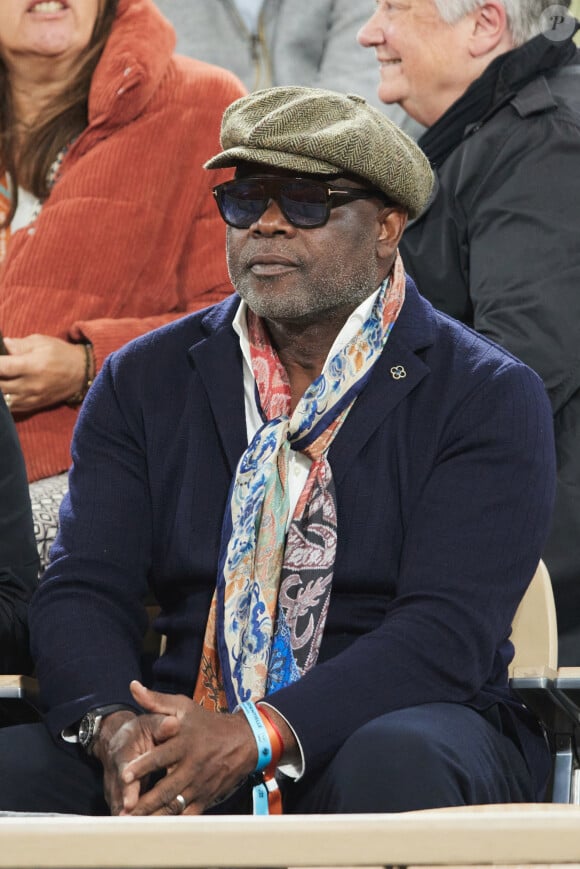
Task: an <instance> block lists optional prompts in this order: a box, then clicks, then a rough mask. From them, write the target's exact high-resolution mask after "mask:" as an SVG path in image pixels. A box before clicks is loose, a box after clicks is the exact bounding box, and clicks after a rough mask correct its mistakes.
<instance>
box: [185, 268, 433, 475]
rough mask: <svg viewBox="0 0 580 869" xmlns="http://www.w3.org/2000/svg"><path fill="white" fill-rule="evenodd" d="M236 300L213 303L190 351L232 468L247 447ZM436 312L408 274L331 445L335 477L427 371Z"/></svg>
mask: <svg viewBox="0 0 580 869" xmlns="http://www.w3.org/2000/svg"><path fill="white" fill-rule="evenodd" d="M238 304H239V297H238V296H237V295H234V296H230V298H229V299H226V300H225V301H224V302H221V303H220V304H218V305H215V306H214V307H213V308H211V309H210V310H209V311H208V313H207V314H206V315H205V316H204V317H203V320H202V328H203V330H204V332H205V333H206V336H207V337H206V338H205V340H202V341H200V342H199V343H197V344H195V345H194V346H193V347H192V348H191V349H190V351H189V354H190V358H191V360H192V363H193V366H194V368H195V370H196V372H197V373H198V375H199V377H200V378H201V380H202V382H203V384H204V388H205V391H206V394H207V398H208V401H209V403H210V405H211V408H212V413H213V414H214V417H215V420H216V424H217V428H218V431H219V433H220V437H221V439H222V445H223V447H224V451H225V454H226V456H227V458H228V461H229V463H230V468H231V471H232V473H233V472H234V470H235V467H236V464H237V461H238V459H239V457H240V455H241V454H242V452H243V451H244V449H245V448H246V446H247V439H246V425H245V410H244V386H243V369H242V355H241V351H240V346H239V341H238V338H237V336H236V334H235V333H234V331H233V329H232V321H233V318H234V315H235V312H236V310H237V307H238ZM435 316H436V315H435V312H434V310H433V308H432V307H431V305H430V304H429V302H427V301H426V300H425V299H423V298H422V297H421V296H420V295H419V293H418V292H417V289H416V288H415V285H414V284H413V282H412V280H411V279H410V278H409V277H407V282H406V290H405V302H404V304H403V307H402V309H401V312H400V314H399V317H398V319H397V322H396V323H395V325H394V326H393V329H392V331H391V334H390V336H389V340H388V341H387V344H386V346H385V349H384V350H383V352H382V354H381V356H380V358H379V359H378V361H377V363H376V364H375V367H374V369H373V373H372V376H371V378H370V380H369V382H368V384H367V385H366V387H365V389H364V390H363V392H362V393H361V395H360V396H359V397H358V399H357V400H356V402H355V404H354V405H353V408H352V410H351V411H350V413H349V415H348V417H347V419H346V420H345V422H344V424H343V426H342V428H341V431H340V432H339V434H338V436H337V437H336V440H335V441H334V443H333V445H332V448H331V451H330V460H331V463H332V467H333V474H334V477H335V481H336V482H339V481H340V479H341V477H342V476H343V475H344V474H345V473H346V472H347V471H348V468H349V466H350V464H351V462H352V460H353V458H354V457H355V456H356V455H357V453H359V452H360V450H362V449H363V447H364V445H365V444H366V442H367V441H368V440H369V438H370V437H371V436H372V435H373V433H374V432H375V431H376V429H377V428H378V426H380V425H381V423H382V422H383V421H384V419H385V418H386V417H387V416H388V415H389V413H391V412H392V410H393V409H394V408H395V407H396V406H397V405H398V404H399V403H400V402H401V401H403V400H404V399H405V398H406V396H407V395H409V393H410V392H411V391H412V390H413V389H414V388H415V386H416V385H417V384H418V383H419V382H420V381H421V380H422V379H423V378H424V377H425V376H426V375H427V374H428V373H429V367H428V366H427V365H426V364H425V362H424V361H423V360H422V359H421V358H420V356H419V355H418V352H419V351H420V350H423V349H425V348H426V347H428V346H430V345H431V344H432V343H433V341H434V337H435Z"/></svg>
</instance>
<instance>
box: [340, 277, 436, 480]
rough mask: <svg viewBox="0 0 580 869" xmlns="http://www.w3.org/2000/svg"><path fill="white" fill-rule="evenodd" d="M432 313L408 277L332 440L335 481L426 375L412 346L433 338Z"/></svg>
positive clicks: (423, 364)
mask: <svg viewBox="0 0 580 869" xmlns="http://www.w3.org/2000/svg"><path fill="white" fill-rule="evenodd" d="M434 334H435V329H434V312H433V308H432V307H431V305H430V304H429V302H427V301H425V300H424V299H423V298H422V297H421V296H419V293H418V292H417V289H416V288H415V285H414V284H413V282H412V281H411V279H410V278H407V286H406V292H405V303H404V305H403V308H402V310H401V313H400V314H399V318H398V320H397V322H396V324H395V325H394V327H393V331H392V332H391V334H390V336H389V339H388V341H387V343H386V345H385V349H384V350H383V352H382V354H381V356H380V358H379V359H378V361H377V363H376V364H375V367H374V369H373V372H372V375H371V377H370V380H369V382H368V383H367V385H366V387H365V389H364V390H363V392H362V393H361V394H360V395H359V397H358V398H357V400H356V402H355V403H354V405H353V407H352V410H351V411H350V413H349V414H348V416H347V418H346V420H345V421H344V424H343V426H342V428H341V430H340V432H339V433H338V435H337V437H336V440H335V441H334V443H333V445H332V447H331V449H330V453H329V460H330V463H331V465H332V473H333V476H334V478H335V481H336V482H337V483H338V482H340V480H341V479H342V477H343V476H344V474H346V472H347V471H348V469H349V468H350V466H351V465H352V462H353V459H354V457H355V456H356V455H357V453H359V452H360V451H361V450H362V449H363V448H364V446H365V444H366V443H367V441H368V440H369V439H370V438H371V437H372V435H373V434H374V432H375V431H376V430H377V428H378V427H379V426H380V425H381V424H382V423H383V422H384V420H385V419H386V417H387V416H388V415H389V414H390V413H391V412H392V411H393V410H394V408H395V407H397V405H398V404H399V403H400V402H401V401H404V400H405V399H406V398H407V396H408V395H409V394H410V393H411V392H412V390H413V389H414V388H415V387H416V386H417V384H418V383H419V382H420V381H421V380H423V378H424V377H425V376H426V375H427V374H429V370H430V369H429V367H428V366H427V365H426V364H425V362H423V360H422V359H421V358H420V357H419V356H418V355H417V351H418V350H419V349H422V348H424V347H427V346H429V345H430V344H431V343H432V342H433V340H434Z"/></svg>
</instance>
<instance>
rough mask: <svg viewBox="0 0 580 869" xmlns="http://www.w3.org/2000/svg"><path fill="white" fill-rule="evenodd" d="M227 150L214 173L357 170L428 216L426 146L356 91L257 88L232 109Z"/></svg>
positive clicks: (226, 121) (226, 123) (224, 133)
mask: <svg viewBox="0 0 580 869" xmlns="http://www.w3.org/2000/svg"><path fill="white" fill-rule="evenodd" d="M221 145H222V148H223V149H224V150H223V151H222V152H221V153H220V154H217V155H216V156H215V157H212V158H211V160H208V162H207V163H206V164H205V168H206V169H219V168H220V167H224V166H236V165H237V164H238V163H240V162H244V161H249V162H252V163H264V164H266V165H267V166H273V167H276V168H279V169H289V170H291V171H295V172H305V173H308V174H312V175H340V174H344V173H349V174H353V175H357V176H358V177H359V178H361V179H363V180H365V181H367V182H368V183H369V185H370V186H371V187H376V188H378V189H379V190H381V191H383V193H385V194H386V195H387V196H388V197H389V198H390V199H392V200H394V201H395V202H398V203H400V204H401V205H403V206H405V207H406V208H407V209H408V212H409V216H410V217H411V218H413V217H417V216H418V215H419V214H420V213H421V211H422V210H423V208H424V207H425V205H426V203H427V200H428V198H429V194H430V192H431V187H432V185H433V173H432V172H431V167H430V165H429V161H428V160H427V158H426V157H425V155H424V154H423V152H422V151H421V149H420V148H419V147H418V146H417V145H416V144H415V142H414V141H413V140H412V139H410V138H409V136H407V135H406V134H405V133H403V132H402V130H400V129H399V127H397V125H396V124H394V123H393V122H392V121H390V120H389V119H388V118H387V117H386V115H384V114H382V112H380V111H379V110H378V109H375V108H373V106H370V105H369V104H368V103H367V102H366V100H365V99H364V98H363V97H360V96H357V95H356V94H348V95H345V94H340V93H336V92H334V91H327V90H322V89H320V88H306V87H275V88H268V89H266V90H260V91H254V93H251V94H249V95H248V96H245V97H241V98H240V99H238V100H236V101H235V102H234V103H232V104H231V105H230V106H228V108H227V109H226V110H225V112H224V116H223V119H222V128H221Z"/></svg>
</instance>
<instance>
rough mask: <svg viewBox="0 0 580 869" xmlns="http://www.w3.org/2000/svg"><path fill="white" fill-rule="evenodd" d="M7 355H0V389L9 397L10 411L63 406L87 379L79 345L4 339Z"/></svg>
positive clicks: (34, 338) (45, 339)
mask: <svg viewBox="0 0 580 869" xmlns="http://www.w3.org/2000/svg"><path fill="white" fill-rule="evenodd" d="M4 343H5V344H6V349H7V350H8V353H9V354H10V355H9V356H0V389H1V390H2V392H3V393H4V394H5V395H7V394H8V395H10V397H11V401H10V410H11V411H12V412H13V413H24V412H30V411H36V410H41V409H42V408H44V407H50V406H51V405H54V404H62V403H63V402H65V401H67V400H69V399H70V398H72V397H73V396H74V395H76V394H77V393H79V392H80V391H81V390H82V389H83V387H84V385H85V380H86V356H85V350H84V347H83V345H82V344H71V343H70V342H68V341H63V340H62V339H61V338H53V337H52V336H50V335H28V336H27V337H26V338H4Z"/></svg>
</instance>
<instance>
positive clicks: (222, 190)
mask: <svg viewBox="0 0 580 869" xmlns="http://www.w3.org/2000/svg"><path fill="white" fill-rule="evenodd" d="M271 199H275V200H276V202H278V203H279V205H280V208H281V209H282V212H283V214H284V216H285V217H286V219H287V220H288V221H289V222H290V223H292V224H294V226H298V227H302V228H306V229H307V228H310V227H315V226H322V225H323V224H325V223H326V221H327V220H328V215H329V204H328V195H327V190H326V186H325V185H324V184H317V183H316V182H312V181H307V180H302V179H301V180H299V181H285V180H280V181H278V180H275V181H273V180H268V181H266V180H264V181H261V180H259V181H258V180H256V179H248V180H246V181H244V180H239V181H238V180H236V181H232V182H230V183H227V184H225V185H224V186H223V187H219V188H218V189H217V200H218V205H219V207H220V211H221V213H222V215H223V218H224V220H225V221H226V223H229V224H230V226H235V227H236V228H237V229H248V227H250V226H251V225H252V224H253V223H255V222H256V221H257V220H258V219H259V218H260V217H261V216H262V214H263V213H264V211H265V210H266V208H267V207H268V202H270V200H271Z"/></svg>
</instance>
